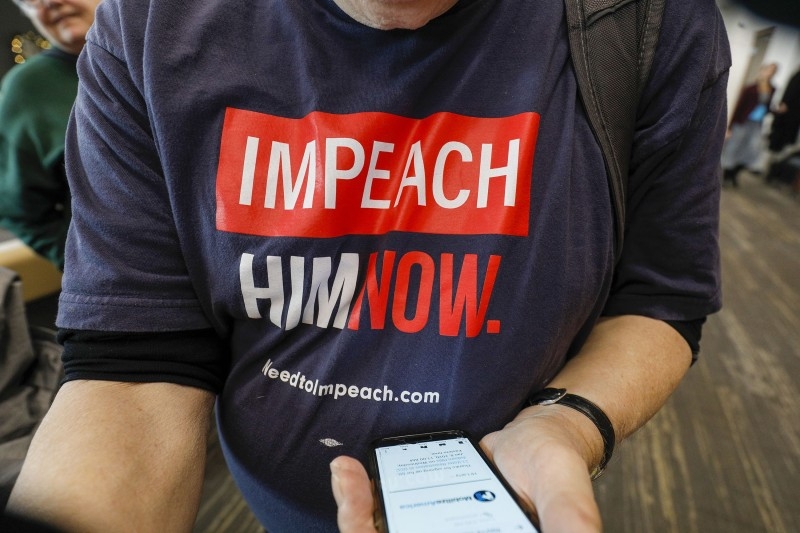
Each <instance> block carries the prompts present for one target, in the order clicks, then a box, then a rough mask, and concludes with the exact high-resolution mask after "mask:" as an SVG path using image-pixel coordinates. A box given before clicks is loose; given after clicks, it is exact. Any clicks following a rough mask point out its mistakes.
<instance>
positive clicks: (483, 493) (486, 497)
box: [472, 490, 495, 502]
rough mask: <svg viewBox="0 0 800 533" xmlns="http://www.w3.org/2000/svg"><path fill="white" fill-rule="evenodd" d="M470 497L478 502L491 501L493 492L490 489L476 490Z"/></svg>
mask: <svg viewBox="0 0 800 533" xmlns="http://www.w3.org/2000/svg"><path fill="white" fill-rule="evenodd" d="M472 497H473V498H475V499H476V500H478V501H479V502H493V501H494V499H495V495H494V492H492V491H490V490H479V491H478V492H476V493H475V494H473V495H472Z"/></svg>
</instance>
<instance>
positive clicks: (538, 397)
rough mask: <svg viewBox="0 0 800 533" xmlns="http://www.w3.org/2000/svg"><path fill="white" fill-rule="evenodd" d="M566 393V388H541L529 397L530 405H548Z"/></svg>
mask: <svg viewBox="0 0 800 533" xmlns="http://www.w3.org/2000/svg"><path fill="white" fill-rule="evenodd" d="M565 394H567V389H554V388H548V389H542V390H541V391H539V392H538V393H536V394H535V395H534V397H533V398H531V405H550V404H554V403H556V402H557V401H558V400H560V399H561V398H563V397H564V395H565Z"/></svg>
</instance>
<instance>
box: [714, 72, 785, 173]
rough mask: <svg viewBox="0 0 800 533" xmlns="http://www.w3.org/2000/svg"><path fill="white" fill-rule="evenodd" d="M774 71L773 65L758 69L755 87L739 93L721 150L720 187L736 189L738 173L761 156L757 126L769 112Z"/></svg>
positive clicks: (758, 126) (773, 90)
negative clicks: (721, 182) (723, 185)
mask: <svg viewBox="0 0 800 533" xmlns="http://www.w3.org/2000/svg"><path fill="white" fill-rule="evenodd" d="M777 71H778V65H777V64H776V63H770V64H767V65H764V66H762V67H761V69H760V70H759V72H758V77H757V78H756V81H755V83H753V84H752V85H748V86H747V87H745V88H744V89H742V93H741V95H740V96H739V100H738V102H737V103H736V107H735V108H734V111H733V116H732V117H731V121H730V125H729V126H728V132H727V134H726V137H725V145H724V146H723V148H722V169H723V174H722V177H723V184H724V183H726V182H729V181H730V182H731V183H732V184H733V186H734V187H738V185H739V181H738V179H737V176H738V174H739V172H740V171H741V170H742V169H744V168H749V167H752V166H753V165H755V163H756V162H757V161H758V158H759V156H760V155H761V124H762V123H763V121H764V117H766V116H767V113H769V111H770V103H771V102H772V96H773V95H774V94H775V86H774V85H772V77H773V76H774V75H775V73H776V72H777Z"/></svg>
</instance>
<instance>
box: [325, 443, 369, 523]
mask: <svg viewBox="0 0 800 533" xmlns="http://www.w3.org/2000/svg"><path fill="white" fill-rule="evenodd" d="M330 467H331V488H332V489H333V497H334V499H335V500H336V505H337V507H338V512H337V516H336V520H337V523H338V524H339V531H341V532H342V533H375V525H374V520H373V511H374V508H375V502H374V499H373V497H372V486H371V485H370V481H369V476H368V475H367V471H366V470H365V469H364V466H363V465H362V464H361V463H360V462H359V461H357V460H356V459H353V458H352V457H346V456H340V457H337V458H336V459H334V460H333V461H332V462H331V465H330Z"/></svg>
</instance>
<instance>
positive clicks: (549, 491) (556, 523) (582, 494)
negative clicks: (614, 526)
mask: <svg viewBox="0 0 800 533" xmlns="http://www.w3.org/2000/svg"><path fill="white" fill-rule="evenodd" d="M543 474H545V473H543ZM545 477H546V478H547V481H546V482H545V483H544V484H543V485H542V484H539V483H536V485H537V486H536V488H535V489H534V491H535V496H534V503H535V505H536V510H537V514H538V518H539V524H540V526H541V528H542V530H543V531H547V533H577V532H581V533H599V532H600V531H601V530H602V523H601V519H600V511H599V509H598V508H597V503H596V501H595V498H594V493H593V491H592V482H591V481H590V480H589V476H588V475H587V473H586V472H585V466H584V465H582V464H580V463H577V464H576V463H572V464H563V463H562V464H560V465H554V466H553V468H548V469H547V472H546V474H545Z"/></svg>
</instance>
